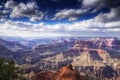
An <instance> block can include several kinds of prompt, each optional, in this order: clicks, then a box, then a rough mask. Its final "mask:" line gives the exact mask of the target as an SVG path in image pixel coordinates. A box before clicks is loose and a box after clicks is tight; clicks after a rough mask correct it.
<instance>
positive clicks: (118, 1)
mask: <svg viewBox="0 0 120 80" xmlns="http://www.w3.org/2000/svg"><path fill="white" fill-rule="evenodd" d="M82 6H83V7H91V8H94V9H101V8H105V7H107V8H115V7H118V6H120V0H83V1H82Z"/></svg>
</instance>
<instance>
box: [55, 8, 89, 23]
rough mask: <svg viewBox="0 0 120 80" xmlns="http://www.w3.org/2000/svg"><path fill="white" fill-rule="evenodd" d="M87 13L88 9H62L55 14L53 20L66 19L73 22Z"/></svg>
mask: <svg viewBox="0 0 120 80" xmlns="http://www.w3.org/2000/svg"><path fill="white" fill-rule="evenodd" d="M87 12H88V9H64V10H60V11H59V12H57V13H56V14H55V19H64V18H68V20H69V21H74V20H77V19H78V18H79V17H80V16H82V15H84V14H85V13H87Z"/></svg>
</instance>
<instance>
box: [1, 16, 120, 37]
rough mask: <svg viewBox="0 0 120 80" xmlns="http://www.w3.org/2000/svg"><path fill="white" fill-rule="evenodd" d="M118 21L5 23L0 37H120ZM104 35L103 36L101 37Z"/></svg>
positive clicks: (119, 23) (119, 22)
mask: <svg viewBox="0 0 120 80" xmlns="http://www.w3.org/2000/svg"><path fill="white" fill-rule="evenodd" d="M119 25H120V21H116V22H114V21H113V22H107V23H105V22H99V21H98V22H97V21H95V18H94V19H90V20H85V21H80V22H73V23H72V24H69V23H58V24H54V25H48V24H45V23H43V22H41V23H39V24H32V23H30V22H20V21H17V22H13V21H10V20H9V21H6V22H5V23H4V24H0V26H2V27H0V35H9V36H23V37H26V36H29V37H30V36H42V37H47V36H81V35H86V36H118V35H120V26H119ZM103 34H104V35H103ZM115 34H117V35H115Z"/></svg>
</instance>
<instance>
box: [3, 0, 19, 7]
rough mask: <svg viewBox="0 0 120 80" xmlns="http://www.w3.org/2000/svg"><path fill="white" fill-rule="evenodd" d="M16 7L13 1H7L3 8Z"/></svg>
mask: <svg viewBox="0 0 120 80" xmlns="http://www.w3.org/2000/svg"><path fill="white" fill-rule="evenodd" d="M16 6H17V4H16V2H15V1H13V0H9V1H7V2H6V3H5V8H14V7H16Z"/></svg>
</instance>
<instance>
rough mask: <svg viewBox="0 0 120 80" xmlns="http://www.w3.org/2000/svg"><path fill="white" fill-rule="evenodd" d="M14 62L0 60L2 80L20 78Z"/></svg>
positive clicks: (0, 76) (0, 77)
mask: <svg viewBox="0 0 120 80" xmlns="http://www.w3.org/2000/svg"><path fill="white" fill-rule="evenodd" d="M16 69H17V68H15V65H14V62H13V61H12V60H8V59H5V58H0V80H15V78H17V77H18V74H17V72H16Z"/></svg>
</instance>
